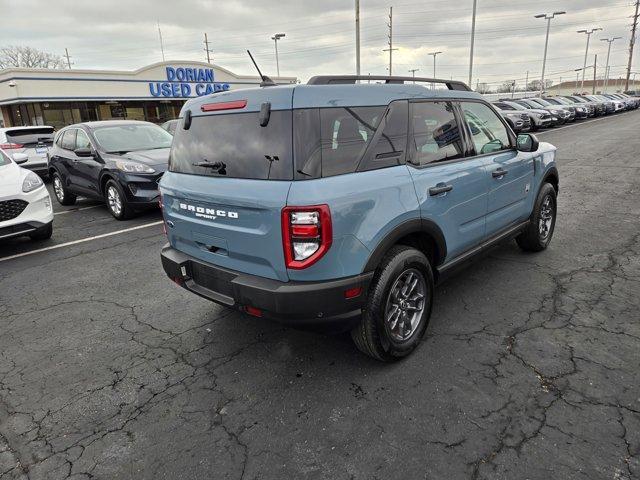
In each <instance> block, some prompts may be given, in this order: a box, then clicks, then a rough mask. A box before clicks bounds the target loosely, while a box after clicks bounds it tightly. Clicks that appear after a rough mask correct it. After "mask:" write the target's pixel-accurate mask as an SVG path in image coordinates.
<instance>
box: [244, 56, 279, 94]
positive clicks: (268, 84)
mask: <svg viewBox="0 0 640 480" xmlns="http://www.w3.org/2000/svg"><path fill="white" fill-rule="evenodd" d="M247 53H248V54H249V58H250V59H251V61H252V62H253V66H254V67H256V70H257V71H258V75H260V78H261V79H262V82H260V86H261V87H275V86H276V85H277V84H276V82H274V81H273V80H271V79H270V78H269V77H267V76H266V75H263V74H262V72H261V71H260V67H258V64H257V63H256V61H255V60H254V58H253V55H251V52H250V51H249V50H247Z"/></svg>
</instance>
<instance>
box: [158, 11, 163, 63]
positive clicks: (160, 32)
mask: <svg viewBox="0 0 640 480" xmlns="http://www.w3.org/2000/svg"><path fill="white" fill-rule="evenodd" d="M158 36H159V37H160V51H161V52H162V61H163V62H164V44H163V43H162V30H160V20H158Z"/></svg>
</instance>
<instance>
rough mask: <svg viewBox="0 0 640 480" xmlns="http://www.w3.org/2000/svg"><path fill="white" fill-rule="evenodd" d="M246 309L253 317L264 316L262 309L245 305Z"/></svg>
mask: <svg viewBox="0 0 640 480" xmlns="http://www.w3.org/2000/svg"><path fill="white" fill-rule="evenodd" d="M244 311H245V312H247V313H248V314H249V315H251V316H253V317H258V318H260V317H262V310H260V309H259V308H256V307H249V306H246V307H244Z"/></svg>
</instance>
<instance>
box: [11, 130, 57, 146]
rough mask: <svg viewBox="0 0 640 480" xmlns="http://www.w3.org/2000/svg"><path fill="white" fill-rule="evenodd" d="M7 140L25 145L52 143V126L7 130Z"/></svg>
mask: <svg viewBox="0 0 640 480" xmlns="http://www.w3.org/2000/svg"><path fill="white" fill-rule="evenodd" d="M5 134H6V135H7V141H8V142H9V143H18V144H21V145H24V146H25V147H33V146H35V145H37V144H38V143H40V144H46V145H51V144H52V143H53V127H42V128H22V129H19V128H18V129H13V130H7V132H5Z"/></svg>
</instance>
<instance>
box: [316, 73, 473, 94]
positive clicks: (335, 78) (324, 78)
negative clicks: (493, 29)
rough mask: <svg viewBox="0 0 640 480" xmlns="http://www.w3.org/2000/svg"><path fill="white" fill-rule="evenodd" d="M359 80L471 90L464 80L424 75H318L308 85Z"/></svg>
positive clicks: (345, 82)
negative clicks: (428, 84)
mask: <svg viewBox="0 0 640 480" xmlns="http://www.w3.org/2000/svg"><path fill="white" fill-rule="evenodd" d="M358 80H383V81H384V83H387V84H389V83H392V84H393V83H414V82H420V83H444V84H445V85H446V86H447V88H448V89H449V90H466V91H471V89H470V88H469V86H468V85H467V84H466V83H464V82H459V81H457V80H443V79H441V78H424V77H395V76H389V75H318V76H315V77H311V78H310V79H309V81H308V82H307V85H345V84H352V83H356V82H357V81H358Z"/></svg>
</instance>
